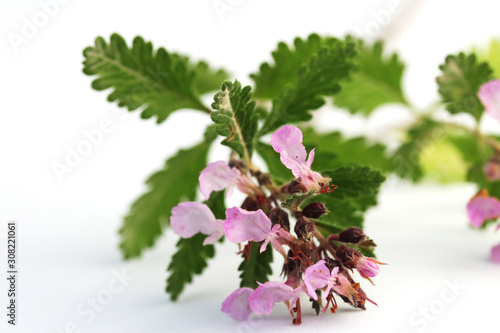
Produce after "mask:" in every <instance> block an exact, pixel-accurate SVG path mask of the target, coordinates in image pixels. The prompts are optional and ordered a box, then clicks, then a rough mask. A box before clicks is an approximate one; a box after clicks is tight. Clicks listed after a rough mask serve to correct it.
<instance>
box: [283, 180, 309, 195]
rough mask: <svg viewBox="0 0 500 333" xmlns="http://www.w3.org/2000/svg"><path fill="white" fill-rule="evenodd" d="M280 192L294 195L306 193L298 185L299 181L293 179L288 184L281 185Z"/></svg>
mask: <svg viewBox="0 0 500 333" xmlns="http://www.w3.org/2000/svg"><path fill="white" fill-rule="evenodd" d="M281 192H283V193H285V194H290V195H294V194H295V193H306V192H307V189H306V188H305V187H304V185H302V184H301V183H300V181H298V180H296V179H294V180H292V181H291V182H290V183H289V184H285V185H283V187H281Z"/></svg>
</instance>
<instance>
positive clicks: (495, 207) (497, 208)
mask: <svg viewBox="0 0 500 333" xmlns="http://www.w3.org/2000/svg"><path fill="white" fill-rule="evenodd" d="M467 214H468V215H469V219H470V221H471V224H472V225H473V226H474V227H480V226H482V225H483V223H484V222H485V221H487V220H491V219H496V218H498V217H500V201H498V199H497V198H493V197H483V196H476V197H474V198H472V199H471V200H470V201H469V203H468V204H467Z"/></svg>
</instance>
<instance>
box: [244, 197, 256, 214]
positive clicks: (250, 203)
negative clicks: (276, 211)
mask: <svg viewBox="0 0 500 333" xmlns="http://www.w3.org/2000/svg"><path fill="white" fill-rule="evenodd" d="M241 208H242V209H244V210H247V211H249V212H255V211H257V210H258V209H259V208H260V207H259V203H258V202H257V201H256V200H255V199H252V198H251V197H247V198H246V199H245V201H243V203H242V204H241Z"/></svg>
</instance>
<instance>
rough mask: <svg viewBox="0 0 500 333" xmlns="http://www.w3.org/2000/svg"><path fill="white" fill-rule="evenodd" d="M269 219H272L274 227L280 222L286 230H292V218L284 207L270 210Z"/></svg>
mask: <svg viewBox="0 0 500 333" xmlns="http://www.w3.org/2000/svg"><path fill="white" fill-rule="evenodd" d="M269 219H270V220H271V222H272V224H273V227H274V226H275V225H276V224H279V225H280V226H281V227H282V228H283V229H285V230H286V231H290V220H289V219H288V213H287V212H285V211H284V210H283V209H281V208H279V207H276V208H273V209H272V210H271V212H269Z"/></svg>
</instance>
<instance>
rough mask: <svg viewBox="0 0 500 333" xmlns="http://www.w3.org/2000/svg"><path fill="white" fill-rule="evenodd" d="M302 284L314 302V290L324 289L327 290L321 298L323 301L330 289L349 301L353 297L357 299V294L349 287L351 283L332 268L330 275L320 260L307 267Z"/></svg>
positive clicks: (316, 297)
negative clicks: (303, 283)
mask: <svg viewBox="0 0 500 333" xmlns="http://www.w3.org/2000/svg"><path fill="white" fill-rule="evenodd" d="M304 282H305V285H306V287H307V292H308V294H309V296H310V297H312V298H313V299H315V300H317V299H318V295H316V289H321V288H324V287H327V288H326V290H325V292H324V293H323V296H322V297H321V298H323V299H325V298H327V297H328V294H329V293H330V290H331V289H333V290H334V291H335V292H336V293H338V294H340V295H343V296H346V297H347V298H349V299H350V300H351V301H352V297H353V296H354V297H355V298H358V292H357V291H356V289H354V288H353V287H352V286H351V283H350V282H349V280H347V278H346V277H345V276H344V275H343V274H339V268H338V267H334V268H333V269H332V271H331V273H330V270H329V269H328V267H326V265H325V261H324V260H320V261H318V262H317V263H316V264H314V265H312V266H309V267H307V269H306V272H305V274H304Z"/></svg>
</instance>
